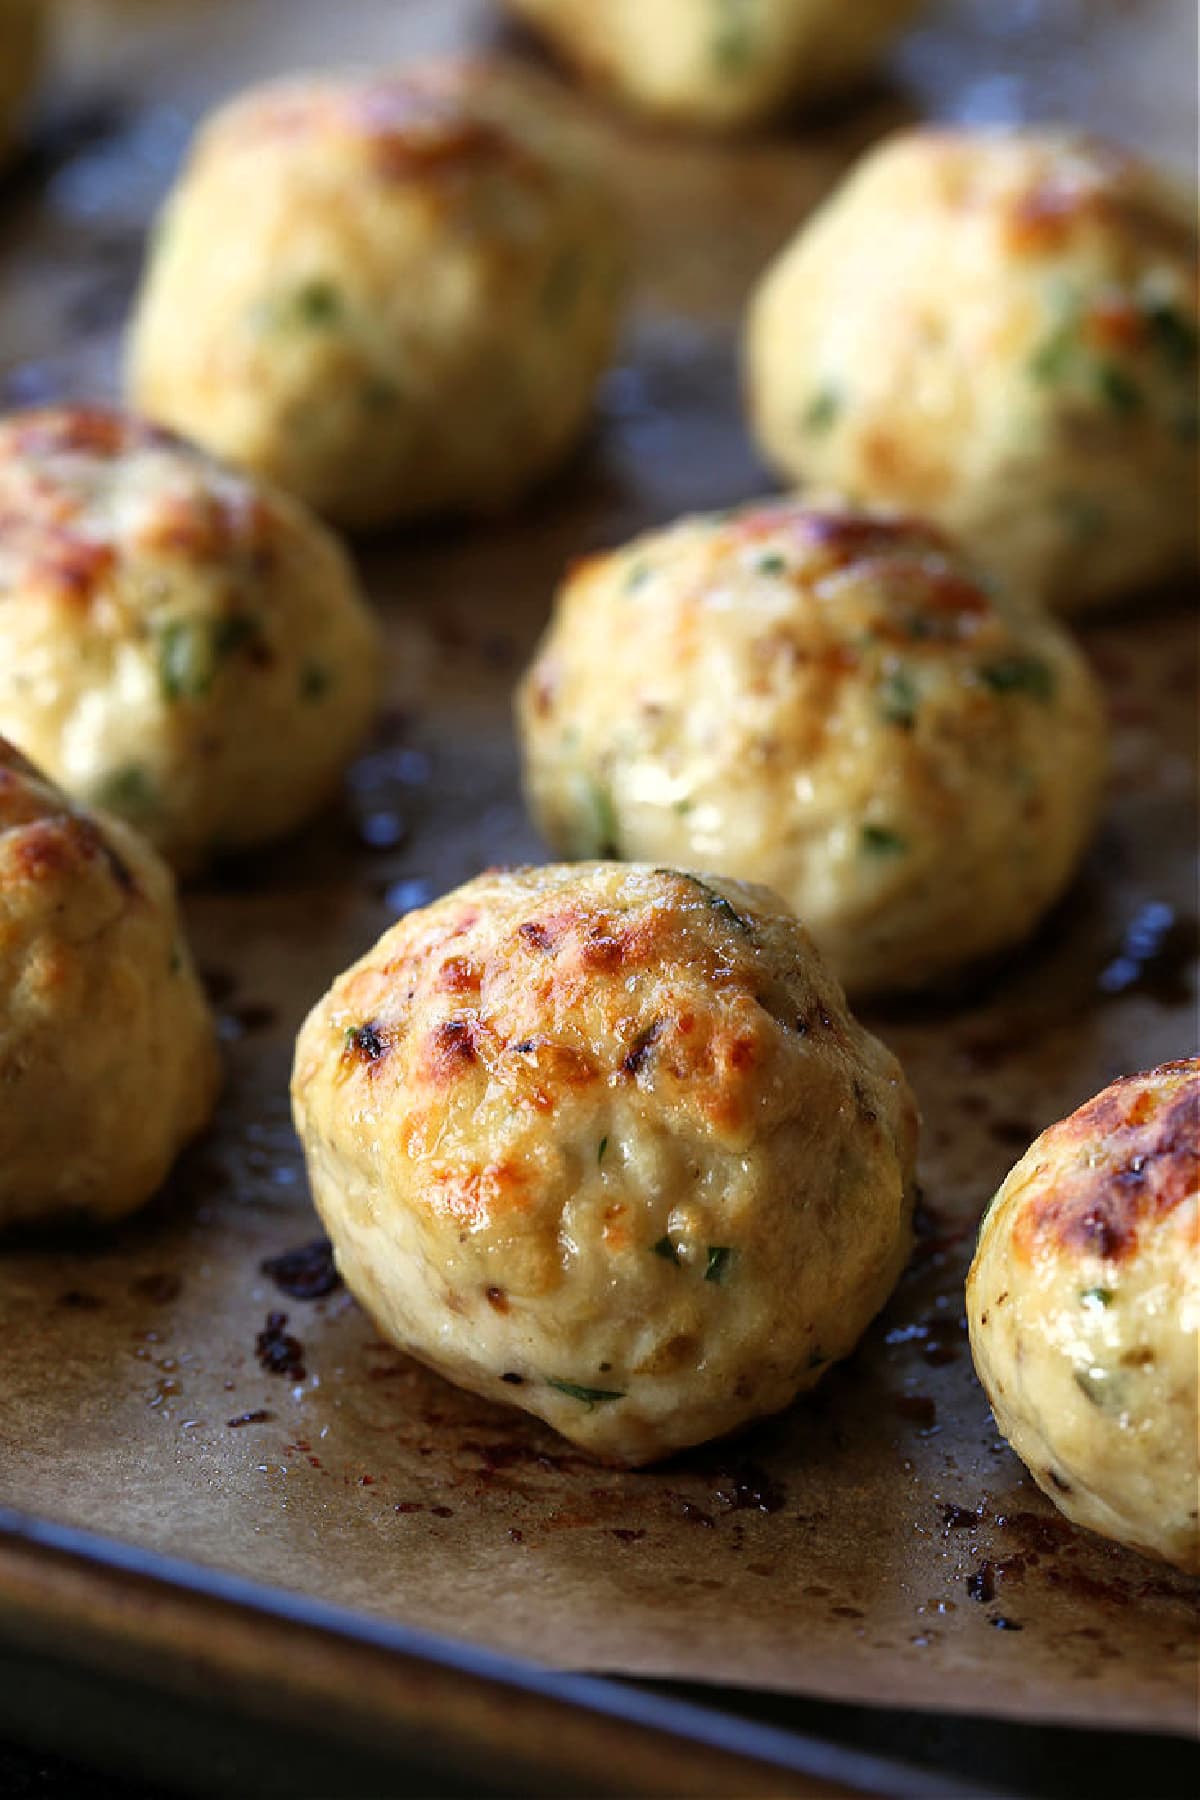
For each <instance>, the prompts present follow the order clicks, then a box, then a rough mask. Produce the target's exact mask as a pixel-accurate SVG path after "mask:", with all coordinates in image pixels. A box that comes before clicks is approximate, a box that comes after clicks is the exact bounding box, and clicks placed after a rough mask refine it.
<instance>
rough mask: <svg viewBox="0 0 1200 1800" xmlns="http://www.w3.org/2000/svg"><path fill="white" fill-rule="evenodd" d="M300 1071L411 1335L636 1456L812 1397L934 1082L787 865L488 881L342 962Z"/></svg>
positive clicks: (346, 1227)
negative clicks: (864, 1025)
mask: <svg viewBox="0 0 1200 1800" xmlns="http://www.w3.org/2000/svg"><path fill="white" fill-rule="evenodd" d="M292 1094H293V1103H294V1109H295V1117H296V1125H297V1129H298V1131H299V1133H300V1136H301V1139H302V1141H303V1144H304V1148H305V1152H306V1155H307V1158H308V1167H309V1174H310V1178H311V1182H312V1189H313V1196H314V1198H315V1200H316V1203H317V1206H318V1208H319V1210H320V1212H321V1214H322V1216H323V1218H324V1220H325V1224H326V1226H327V1228H328V1230H329V1233H330V1236H331V1237H332V1239H333V1241H334V1244H335V1246H336V1251H337V1258H338V1265H339V1267H340V1269H341V1271H342V1273H343V1275H344V1276H345V1279H346V1282H347V1284H348V1285H349V1287H350V1288H351V1289H352V1290H353V1292H354V1293H355V1294H356V1295H357V1297H358V1299H359V1300H360V1301H361V1302H362V1304H363V1305H364V1306H365V1307H366V1308H367V1310H368V1311H369V1312H370V1313H371V1314H372V1316H373V1317H374V1319H375V1320H376V1322H377V1323H378V1324H379V1326H380V1328H381V1330H382V1331H383V1332H384V1333H385V1334H386V1336H388V1337H389V1338H390V1339H391V1340H392V1341H393V1342H394V1343H396V1344H397V1345H398V1346H400V1348H402V1349H404V1350H407V1351H409V1352H411V1353H412V1354H413V1355H415V1356H417V1357H419V1358H420V1359H421V1360H422V1361H424V1362H427V1363H429V1364H431V1365H432V1366H433V1367H434V1368H435V1369H438V1370H440V1371H441V1373H442V1374H444V1375H447V1376H448V1377H449V1378H450V1379H451V1380H453V1381H456V1382H458V1383H460V1384H461V1385H462V1386H464V1387H467V1388H470V1389H473V1390H474V1391H475V1392H477V1393H481V1394H484V1395H487V1396H489V1397H491V1398H493V1399H496V1400H505V1401H509V1402H511V1403H512V1404H514V1405H516V1406H520V1407H524V1408H525V1409H526V1410H527V1411H529V1412H532V1413H536V1414H537V1415H538V1416H539V1417H541V1418H543V1419H545V1420H547V1421H548V1422H549V1423H550V1424H551V1425H553V1426H554V1427H555V1428H556V1429H557V1430H559V1431H560V1432H562V1433H563V1434H564V1435H565V1436H566V1437H569V1438H571V1439H573V1440H574V1441H575V1442H576V1443H578V1444H580V1445H582V1446H583V1447H584V1448H585V1449H587V1450H589V1451H592V1452H594V1453H595V1454H596V1455H598V1456H601V1457H604V1458H610V1459H613V1460H615V1461H619V1462H625V1463H642V1462H647V1461H649V1460H651V1459H653V1458H656V1457H660V1456H663V1455H666V1454H668V1453H669V1452H670V1451H672V1450H676V1449H679V1448H680V1447H682V1446H684V1445H687V1444H694V1443H698V1442H701V1441H702V1440H704V1439H706V1438H709V1437H714V1436H717V1435H718V1434H720V1433H722V1432H725V1431H728V1430H730V1429H732V1428H733V1427H734V1426H736V1425H738V1424H741V1423H742V1422H743V1421H745V1420H748V1419H752V1418H755V1417H756V1416H758V1415H760V1414H763V1413H769V1412H773V1411H775V1410H777V1409H778V1408H780V1407H782V1406H785V1405H787V1404H788V1403H789V1402H790V1401H791V1400H792V1398H793V1397H794V1396H795V1395H796V1394H797V1393H798V1392H800V1391H801V1390H803V1389H805V1388H809V1387H811V1386H812V1385H813V1384H814V1383H815V1382H816V1381H817V1380H818V1379H819V1376H820V1373H821V1371H822V1369H823V1368H824V1367H825V1366H826V1365H827V1364H828V1363H829V1362H830V1361H832V1360H834V1359H836V1358H838V1357H840V1356H844V1355H846V1353H847V1352H848V1351H849V1350H850V1349H851V1347H852V1346H853V1345H854V1343H855V1342H856V1340H857V1339H858V1337H859V1336H860V1334H861V1333H862V1331H863V1330H864V1329H865V1327H866V1325H867V1323H868V1321H869V1320H870V1319H871V1318H872V1317H873V1316H874V1314H875V1313H876V1312H877V1311H878V1309H879V1308H880V1306H882V1304H883V1302H884V1300H885V1299H886V1297H887V1295H888V1293H889V1292H890V1290H891V1288H892V1286H893V1284H894V1282H895V1281H896V1278H897V1276H898V1275H899V1273H900V1270H901V1267H902V1266H903V1263H904V1261H905V1258H906V1256H907V1254H908V1249H909V1243H910V1229H909V1221H910V1215H911V1200H912V1175H913V1162H914V1155H915V1141H916V1113H915V1109H914V1106H913V1101H912V1098H911V1095H910V1094H909V1091H908V1088H907V1086H906V1084H905V1081H904V1077H903V1075H902V1073H901V1071H900V1067H899V1065H898V1064H897V1063H896V1061H895V1059H894V1058H893V1057H892V1056H891V1055H890V1054H889V1053H888V1052H887V1051H886V1050H885V1049H884V1048H883V1046H882V1045H881V1044H879V1043H878V1042H877V1041H876V1040H875V1039H874V1038H872V1037H871V1036H870V1035H869V1034H868V1033H866V1032H865V1031H863V1030H862V1029H861V1027H860V1026H858V1025H857V1024H856V1023H855V1021H854V1020H853V1019H852V1018H851V1016H850V1015H849V1013H848V1012H847V1010H846V1005H845V1000H844V997H843V995H842V992H841V989H840V988H839V986H838V984H837V981H836V979H835V978H834V976H833V974H832V972H831V971H830V970H829V969H828V968H827V967H826V966H825V965H824V964H823V963H822V961H821V959H820V957H819V955H818V954H817V952H816V951H815V949H814V948H813V945H812V943H811V940H810V939H809V938H808V936H807V935H806V933H805V932H804V930H803V928H802V927H801V926H800V925H799V924H798V923H797V921H796V920H795V919H794V918H793V917H792V916H791V914H790V913H789V912H788V911H787V910H786V908H785V907H784V906H783V905H782V904H781V902H780V901H778V900H777V899H776V897H775V896H774V895H772V894H769V893H767V892H766V891H765V890H764V889H762V888H755V887H748V886H744V885H742V884H741V883H738V882H732V881H727V880H724V879H719V880H718V879H705V880H701V879H699V878H697V877H695V876H691V875H683V874H678V873H675V872H673V871H671V870H667V869H654V868H650V867H647V866H642V867H637V866H629V865H624V864H611V863H610V864H605V863H590V864H583V865H573V866H565V865H563V866H557V867H548V868H537V869H532V868H531V869H516V870H509V871H502V872H497V873H491V874H487V875H483V876H480V877H479V878H478V879H477V880H475V881H472V882H469V883H468V884H467V885H466V886H465V887H462V888H459V889H458V890H457V891H456V892H454V893H452V894H449V895H447V896H446V897H445V898H444V899H442V900H440V901H438V902H437V903H436V904H434V905H433V906H430V907H428V908H426V909H425V910H424V911H421V912H416V913H411V914H409V915H408V916H407V917H406V918H404V919H402V920H401V921H400V923H399V924H397V925H395V926H393V927H392V929H391V930H390V931H388V932H387V933H385V935H384V936H383V938H381V940H380V941H379V943H378V944H377V945H376V946H375V948H374V949H373V950H371V951H370V952H368V954H367V955H366V956H365V957H363V959H362V960H361V961H360V962H359V963H358V964H356V965H355V967H354V968H352V969H350V970H348V971H347V973H346V974H344V975H342V976H340V977H339V978H338V980H337V981H335V982H334V984H333V987H332V988H331V990H330V992H329V993H328V994H327V995H326V996H325V998H324V999H323V1000H322V1001H321V1002H320V1004H319V1005H318V1006H317V1007H316V1008H315V1009H314V1011H313V1012H312V1013H311V1015H310V1016H309V1018H308V1020H307V1021H306V1023H305V1025H304V1027H303V1029H302V1030H301V1033H300V1037H299V1041H298V1045H297V1051H296V1064H295V1072H294V1076H293V1086H292Z"/></svg>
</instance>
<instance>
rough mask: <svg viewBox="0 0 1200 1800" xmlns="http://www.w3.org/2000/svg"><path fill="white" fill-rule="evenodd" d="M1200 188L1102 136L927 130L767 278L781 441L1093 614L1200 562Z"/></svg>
mask: <svg viewBox="0 0 1200 1800" xmlns="http://www.w3.org/2000/svg"><path fill="white" fill-rule="evenodd" d="M1196 254H1197V246H1196V226H1195V217H1194V202H1193V201H1192V200H1190V199H1189V197H1188V196H1187V195H1186V194H1185V193H1184V192H1183V191H1182V190H1180V189H1177V188H1176V187H1175V186H1174V185H1173V184H1172V183H1171V182H1170V181H1169V180H1168V178H1167V177H1166V176H1165V175H1160V174H1159V173H1158V172H1156V171H1155V170H1154V169H1153V168H1151V167H1150V166H1148V165H1147V164H1145V163H1144V162H1141V161H1139V160H1138V159H1137V158H1136V157H1135V156H1133V155H1132V154H1130V153H1128V152H1126V151H1124V150H1121V149H1119V148H1117V147H1116V146H1115V145H1111V144H1105V143H1103V142H1100V141H1098V140H1096V139H1092V138H1085V137H1082V136H1078V135H1072V134H1069V133H1059V132H1051V131H1027V132H1012V133H1003V132H972V131H953V130H945V129H934V128H926V129H921V130H915V131H906V132H903V133H900V134H899V135H897V136H895V137H893V138H891V139H889V140H887V141H886V142H885V143H883V144H882V145H880V146H878V147H877V148H874V149H872V150H870V151H868V152H867V154H866V156H865V157H864V158H863V159H862V161H861V162H860V163H859V164H858V165H857V167H856V168H855V169H854V170H853V171H852V172H851V174H850V175H849V176H848V177H847V179H846V180H845V181H844V182H843V184H842V185H841V186H840V187H839V188H838V189H837V190H836V191H835V192H834V194H833V195H832V196H831V197H830V198H829V199H828V200H827V201H826V202H825V204H824V205H823V206H822V207H821V208H820V210H819V211H818V212H817V213H816V214H815V216H814V217H813V218H812V219H811V220H810V221H809V222H807V223H806V224H805V225H804V226H803V227H802V228H801V230H800V231H799V232H798V233H797V235H796V237H795V238H794V240H793V241H792V242H791V243H790V244H789V245H788V246H787V247H786V248H785V249H784V250H783V251H782V252H781V254H780V255H779V257H778V258H777V259H776V261H775V262H774V263H773V264H772V265H771V267H770V268H769V269H768V270H767V272H766V274H765V276H764V277H763V278H762V280H761V282H760V284H759V286H758V288H757V290H756V291H755V293H754V295H753V298H752V301H751V304H750V309H749V314H748V323H747V331H746V370H747V386H748V399H749V407H750V412H751V415H752V420H753V425H754V429H755V432H756V434H757V437H758V441H759V445H760V448H761V449H762V451H763V454H764V455H765V456H766V458H767V460H768V461H769V462H770V463H771V464H772V466H773V467H774V468H775V469H777V470H778V471H779V472H780V473H781V474H782V475H784V476H785V477H786V478H787V479H788V480H791V481H794V482H797V483H802V484H803V483H816V484H828V485H830V486H832V487H835V488H837V489H838V490H839V491H841V492H842V493H845V494H847V495H849V496H851V497H852V498H855V499H858V500H863V501H868V502H877V503H880V504H883V505H894V506H900V507H907V508H911V509H912V510H913V511H914V512H919V513H921V514H923V515H924V516H926V517H928V518H930V519H932V520H934V521H936V522H937V523H939V524H941V525H943V526H945V527H946V529H947V530H949V531H952V532H954V533H955V534H956V535H957V536H958V537H959V538H960V539H961V541H962V542H963V544H964V545H966V546H967V547H968V548H969V549H970V551H971V554H972V555H973V556H974V557H976V559H977V560H978V561H979V563H980V564H981V566H982V567H983V568H985V569H986V570H987V571H988V572H989V573H991V574H993V575H995V576H996V577H997V578H999V579H1000V580H1002V581H1003V582H1004V583H1005V584H1006V585H1007V586H1008V588H1009V590H1010V592H1011V593H1012V595H1013V597H1014V598H1020V597H1021V596H1033V597H1036V598H1039V599H1042V600H1044V601H1046V602H1047V603H1049V604H1050V605H1052V606H1054V607H1056V608H1059V609H1061V610H1064V611H1082V610H1084V609H1086V608H1090V607H1095V606H1099V605H1102V604H1104V603H1105V602H1108V601H1111V600H1114V599H1117V598H1119V597H1121V596H1122V595H1125V594H1127V593H1129V592H1130V591H1131V590H1133V589H1136V588H1138V587H1139V586H1144V585H1145V584H1147V583H1151V582H1155V581H1158V580H1162V579H1166V578H1168V577H1170V576H1172V575H1176V574H1178V573H1180V572H1182V571H1184V570H1186V569H1187V568H1188V567H1189V566H1194V563H1195V559H1196V548H1197V544H1196V489H1197V479H1198V463H1197V411H1196V407H1197V387H1196V384H1197V372H1198V371H1197V341H1198V340H1197V324H1198V319H1197V265H1196Z"/></svg>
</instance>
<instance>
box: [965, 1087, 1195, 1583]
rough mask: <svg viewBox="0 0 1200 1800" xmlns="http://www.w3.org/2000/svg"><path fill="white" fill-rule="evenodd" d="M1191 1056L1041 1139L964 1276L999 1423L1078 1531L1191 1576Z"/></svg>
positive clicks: (991, 1218)
mask: <svg viewBox="0 0 1200 1800" xmlns="http://www.w3.org/2000/svg"><path fill="white" fill-rule="evenodd" d="M1198 1233H1200V1061H1198V1060H1196V1059H1195V1058H1192V1059H1190V1060H1188V1061H1185V1062H1171V1063H1164V1064H1163V1066H1162V1067H1161V1068H1158V1069H1151V1070H1150V1071H1149V1072H1148V1073H1147V1074H1143V1075H1127V1076H1125V1077H1123V1078H1122V1079H1121V1080H1119V1081H1114V1082H1113V1083H1112V1085H1111V1086H1110V1087H1107V1088H1105V1089H1104V1092H1103V1093H1101V1094H1098V1095H1097V1096H1096V1098H1095V1099H1094V1100H1089V1101H1088V1102H1087V1103H1086V1104H1085V1105H1084V1106H1081V1107H1080V1108H1079V1110H1078V1112H1074V1113H1072V1114H1071V1116H1070V1118H1068V1119H1062V1120H1060V1121H1059V1123H1058V1124H1057V1125H1052V1126H1051V1127H1050V1129H1049V1130H1048V1131H1044V1132H1043V1133H1042V1135H1041V1137H1040V1138H1038V1139H1037V1141H1036V1143H1034V1144H1033V1145H1032V1146H1031V1147H1030V1149H1028V1150H1027V1151H1026V1152H1025V1155H1024V1156H1023V1157H1022V1158H1021V1160H1020V1162H1019V1163H1018V1164H1017V1165H1016V1167H1015V1168H1014V1169H1013V1170H1012V1172H1011V1174H1010V1175H1009V1177H1008V1179H1007V1180H1006V1181H1005V1183H1004V1185H1003V1187H1002V1188H1001V1189H1000V1191H999V1193H998V1194H997V1195H996V1198H995V1199H994V1200H993V1202H992V1204H991V1206H990V1207H989V1209H988V1211H987V1213H986V1215H985V1217H984V1220H983V1224H982V1226H981V1227H980V1232H979V1246H978V1249H977V1250H976V1252H975V1260H974V1262H973V1263H972V1265H971V1273H970V1275H969V1277H968V1279H967V1316H968V1320H969V1323H970V1330H971V1350H972V1353H973V1355H974V1358H975V1367H976V1370H977V1372H978V1374H979V1379H980V1381H982V1383H983V1385H984V1387H985V1388H986V1389H987V1395H988V1399H989V1400H990V1401H991V1403H992V1411H993V1412H994V1414H995V1415H996V1423H997V1425H998V1426H999V1427H1000V1430H1001V1431H1002V1432H1003V1433H1004V1436H1005V1437H1006V1438H1008V1440H1009V1442H1010V1443H1011V1444H1012V1447H1013V1449H1014V1450H1015V1451H1016V1452H1017V1455H1018V1456H1019V1457H1020V1458H1021V1459H1022V1461H1023V1462H1024V1463H1026V1464H1027V1465H1028V1468H1029V1472H1030V1474H1031V1475H1032V1476H1033V1478H1034V1480H1035V1481H1036V1482H1037V1484H1038V1486H1039V1487H1040V1488H1042V1489H1043V1491H1044V1492H1045V1493H1047V1494H1048V1495H1049V1496H1050V1498H1051V1500H1053V1502H1054V1504H1055V1505H1056V1506H1057V1507H1058V1508H1059V1510H1060V1512H1063V1513H1065V1514H1066V1516H1067V1518H1069V1519H1072V1520H1074V1521H1075V1523H1076V1524H1078V1525H1086V1526H1088V1527H1089V1529H1090V1530H1092V1531H1098V1532H1100V1533H1101V1535H1102V1536H1104V1537H1109V1538H1116V1540H1117V1541H1118V1543H1122V1544H1129V1545H1131V1546H1132V1547H1133V1548H1134V1549H1135V1550H1141V1551H1143V1552H1144V1553H1145V1554H1146V1555H1147V1556H1157V1557H1161V1558H1162V1559H1163V1560H1165V1561H1166V1562H1171V1563H1175V1564H1176V1565H1177V1566H1178V1567H1179V1568H1181V1569H1187V1570H1190V1571H1191V1572H1192V1573H1193V1574H1200V1522H1198V1517H1197V1483H1198V1482H1200V1460H1198V1452H1197V1442H1198V1441H1200V1440H1198V1434H1200V1419H1198V1417H1197V1392H1196V1387H1197V1381H1196V1371H1197V1352H1198V1348H1200V1346H1198V1345H1197V1331H1198V1328H1200V1261H1198V1260H1197V1255H1196V1248H1197V1242H1198Z"/></svg>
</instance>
